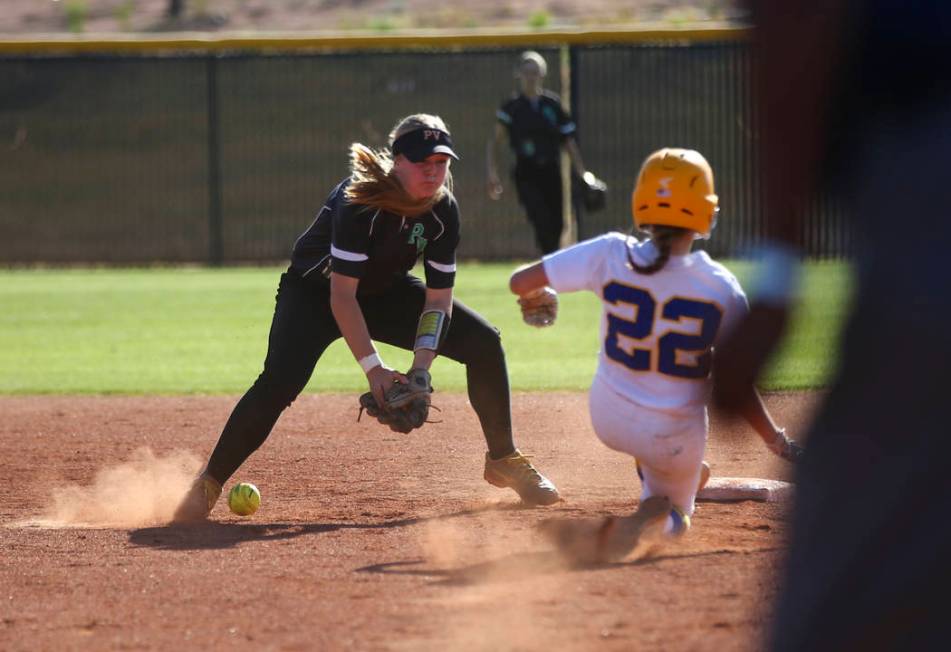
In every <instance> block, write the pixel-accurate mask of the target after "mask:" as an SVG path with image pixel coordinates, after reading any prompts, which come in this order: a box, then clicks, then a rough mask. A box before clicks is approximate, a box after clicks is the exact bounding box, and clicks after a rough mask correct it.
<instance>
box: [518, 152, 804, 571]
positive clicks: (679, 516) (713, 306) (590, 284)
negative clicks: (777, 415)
mask: <svg viewBox="0 0 951 652" xmlns="http://www.w3.org/2000/svg"><path fill="white" fill-rule="evenodd" d="M632 211H633V215H634V224H635V226H636V227H637V228H638V229H639V230H641V231H643V232H645V233H646V234H648V236H649V237H648V238H647V239H645V240H640V241H639V240H637V239H635V238H633V237H631V236H626V235H623V234H620V233H608V234H605V235H602V236H600V237H597V238H593V239H591V240H587V241H585V242H581V243H578V244H576V245H574V246H572V247H568V248H567V249H563V250H561V251H557V252H555V253H552V254H549V255H547V256H545V257H544V258H543V259H542V260H541V261H538V262H536V263H534V264H531V265H528V266H527V267H523V268H520V269H519V270H517V271H516V272H515V273H514V274H513V275H512V278H511V281H510V287H511V289H512V291H513V292H514V293H515V294H518V295H519V297H520V298H519V304H520V305H521V306H522V312H523V316H524V318H525V321H526V322H528V323H530V324H532V325H535V326H547V325H549V324H551V323H553V322H554V318H555V315H556V312H557V305H558V304H557V292H575V291H578V290H589V291H591V292H594V293H595V294H597V295H598V296H599V297H600V298H601V301H602V314H601V342H602V346H601V351H600V353H599V354H598V369H597V373H596V374H595V377H594V381H593V383H592V385H591V392H590V397H589V407H590V412H591V422H592V425H593V426H594V430H595V432H596V433H597V435H598V437H599V438H600V439H601V441H602V442H604V444H605V445H607V446H608V447H609V448H613V449H614V450H618V451H622V452H625V453H629V454H630V455H632V456H634V457H635V459H636V461H637V467H638V474H639V475H640V476H641V479H642V491H641V501H640V504H639V508H638V510H637V511H636V512H635V513H634V514H633V515H632V516H627V517H624V518H615V517H609V518H608V519H606V520H603V521H597V522H583V521H554V522H550V523H549V524H548V532H549V534H550V535H551V536H552V537H553V538H554V539H555V541H556V543H557V544H558V545H559V546H560V547H561V548H562V549H563V550H564V551H565V552H567V553H568V554H569V555H571V556H573V557H574V558H576V559H578V560H580V561H605V560H610V559H617V558H620V557H623V556H624V555H625V554H627V553H628V552H630V551H631V550H632V549H633V547H634V545H635V544H636V543H637V539H638V537H639V535H640V534H641V533H642V532H643V531H644V529H645V528H647V527H648V526H652V529H653V526H657V527H658V528H659V527H660V526H661V525H663V528H664V531H665V532H666V533H668V534H671V535H679V534H682V533H683V532H685V531H686V530H687V528H689V527H690V516H691V514H693V511H694V499H695V497H696V495H697V492H698V491H699V489H700V488H702V486H703V484H704V483H705V482H706V479H707V477H708V476H709V467H707V466H706V464H705V463H704V461H703V457H704V448H705V445H706V438H707V428H708V419H707V403H708V401H709V397H710V392H711V380H710V378H711V376H710V370H711V366H712V364H713V351H714V347H715V346H716V343H717V341H718V340H719V338H720V337H721V336H722V335H723V334H724V333H725V332H726V331H728V330H729V328H730V326H731V325H732V324H733V323H735V322H736V321H737V319H738V318H739V317H741V316H742V315H744V314H745V313H746V311H747V303H746V296H745V295H744V293H743V290H742V288H741V287H740V285H739V283H738V282H737V280H736V278H735V277H734V276H733V274H731V273H730V272H729V270H727V269H726V268H725V267H724V266H723V265H721V264H719V263H717V262H715V261H714V260H712V259H711V258H710V256H708V255H707V253H706V252H704V251H696V252H693V253H691V248H692V246H693V241H694V240H695V239H696V238H706V237H708V236H709V235H710V231H711V230H712V229H713V226H714V224H715V223H716V215H717V211H718V207H717V196H716V195H715V194H714V190H713V172H712V170H711V169H710V165H709V164H708V163H707V161H706V160H705V159H704V158H703V156H701V155H700V154H699V153H698V152H695V151H692V150H684V149H672V148H671V149H663V150H660V151H657V152H654V153H653V154H651V155H650V156H649V157H648V158H647V160H646V161H645V162H644V165H643V167H642V168H641V171H640V174H639V175H638V179H637V184H636V186H635V188H634V194H633V196H632ZM753 391H754V392H755V390H753ZM750 403H751V405H752V406H753V407H751V408H750V409H749V410H748V411H747V413H746V414H744V416H745V417H746V419H747V421H749V423H750V425H751V426H752V427H753V428H754V429H755V430H756V432H757V433H758V434H759V435H760V436H761V437H762V438H763V440H764V441H766V443H767V444H768V445H769V446H770V448H771V449H772V450H773V451H774V452H775V453H777V454H778V455H780V456H782V457H784V458H785V459H787V460H790V461H795V460H796V459H797V458H798V457H799V456H800V455H801V453H802V449H801V448H800V447H799V446H798V445H797V444H796V443H795V442H793V441H792V440H790V439H789V438H787V437H786V435H785V433H784V431H783V430H782V429H780V428H778V427H777V426H776V424H775V423H774V422H773V420H772V418H771V417H770V415H769V413H768V412H767V411H766V408H765V406H764V405H763V403H762V401H761V400H760V398H759V396H758V395H757V396H756V397H755V400H754V401H751V402H750Z"/></svg>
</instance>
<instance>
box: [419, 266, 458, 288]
mask: <svg viewBox="0 0 951 652" xmlns="http://www.w3.org/2000/svg"><path fill="white" fill-rule="evenodd" d="M455 282H456V274H455V272H450V273H448V274H447V273H445V272H440V271H437V270H436V269H433V267H431V266H430V265H427V266H426V287H428V288H432V289H433V290H445V289H447V288H451V287H452V286H453V285H454V284H455Z"/></svg>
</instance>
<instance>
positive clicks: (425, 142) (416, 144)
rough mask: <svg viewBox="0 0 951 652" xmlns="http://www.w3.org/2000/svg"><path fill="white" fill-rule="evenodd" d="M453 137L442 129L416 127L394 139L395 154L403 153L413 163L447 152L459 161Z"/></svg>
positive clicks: (446, 153) (447, 154)
mask: <svg viewBox="0 0 951 652" xmlns="http://www.w3.org/2000/svg"><path fill="white" fill-rule="evenodd" d="M452 147H453V145H452V137H450V136H449V134H447V133H446V132H445V131H443V130H441V129H426V128H423V129H415V130H413V131H410V132H407V133H405V134H403V135H402V136H400V137H399V138H397V139H396V140H394V141H393V154H394V156H395V155H397V154H402V155H403V156H405V157H406V158H408V159H409V160H410V161H412V162H413V163H420V162H422V161H425V160H426V159H427V158H429V157H430V156H432V155H433V154H445V155H446V156H450V157H452V158H454V159H456V160H457V161H458V160H459V156H458V155H457V154H456V153H455V152H454V151H453V149H452Z"/></svg>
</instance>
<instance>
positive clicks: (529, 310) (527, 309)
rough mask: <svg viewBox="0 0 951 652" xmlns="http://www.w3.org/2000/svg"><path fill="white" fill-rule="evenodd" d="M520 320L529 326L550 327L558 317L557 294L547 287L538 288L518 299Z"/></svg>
mask: <svg viewBox="0 0 951 652" xmlns="http://www.w3.org/2000/svg"><path fill="white" fill-rule="evenodd" d="M518 305H519V306H521V308H522V319H523V320H525V323H526V324H528V325H529V326H537V327H538V328H541V327H543V326H551V325H552V324H554V323H555V317H557V316H558V293H557V292H555V291H554V290H552V289H551V288H549V287H544V288H538V289H537V290H534V291H532V292H529V293H528V294H523V295H522V296H520V297H519V298H518Z"/></svg>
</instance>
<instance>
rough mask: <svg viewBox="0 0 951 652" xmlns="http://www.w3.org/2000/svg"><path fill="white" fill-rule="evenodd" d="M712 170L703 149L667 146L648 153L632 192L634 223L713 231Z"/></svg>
mask: <svg viewBox="0 0 951 652" xmlns="http://www.w3.org/2000/svg"><path fill="white" fill-rule="evenodd" d="M718 210H719V209H718V207H717V196H716V195H715V194H714V192H713V170H711V169H710V164H709V163H707V160H706V159H705V158H703V155H702V154H700V152H696V151H694V150H692V149H679V148H676V147H668V148H665V149H660V150H657V151H656V152H654V153H653V154H651V155H650V156H648V157H647V159H646V160H645V161H644V165H643V166H641V171H640V174H638V175H637V184H636V185H635V186H634V193H633V194H632V195H631V212H632V213H633V215H634V225H635V226H636V227H637V228H638V229H641V228H643V227H645V226H649V225H663V226H676V227H680V228H682V229H690V230H692V231H696V232H697V233H698V234H700V236H701V237H704V238H705V237H707V236H709V235H710V231H712V230H713V227H714V225H715V224H716V216H717V211H718Z"/></svg>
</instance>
